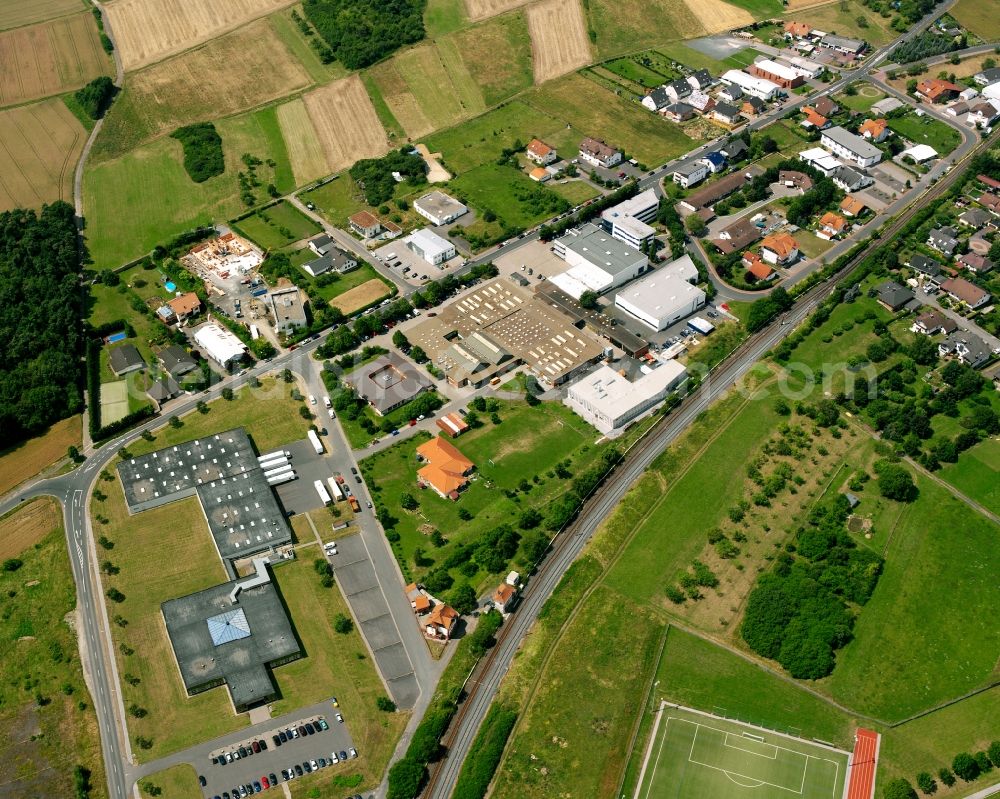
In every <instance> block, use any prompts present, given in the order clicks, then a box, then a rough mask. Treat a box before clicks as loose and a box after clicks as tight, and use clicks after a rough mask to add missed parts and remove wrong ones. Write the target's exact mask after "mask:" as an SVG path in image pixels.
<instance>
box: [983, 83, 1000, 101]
mask: <svg viewBox="0 0 1000 799" xmlns="http://www.w3.org/2000/svg"><path fill="white" fill-rule="evenodd" d="M980 94H982V95H983V97H992V98H994V99H997V98H1000V83H991V84H990V85H989V86H986V87H984V88H983V90H982V92H980Z"/></svg>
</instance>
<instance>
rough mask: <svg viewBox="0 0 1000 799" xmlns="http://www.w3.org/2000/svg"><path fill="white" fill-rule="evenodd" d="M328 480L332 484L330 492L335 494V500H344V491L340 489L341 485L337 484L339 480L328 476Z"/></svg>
mask: <svg viewBox="0 0 1000 799" xmlns="http://www.w3.org/2000/svg"><path fill="white" fill-rule="evenodd" d="M326 482H327V483H328V484H329V486H330V493H331V494H332V495H333V498H334V500H335V501H336V502H340V501H341V500H343V499H344V492H343V491H341V490H340V486H339V485H337V481H336V480H334V479H333V478H332V477H328V478H326Z"/></svg>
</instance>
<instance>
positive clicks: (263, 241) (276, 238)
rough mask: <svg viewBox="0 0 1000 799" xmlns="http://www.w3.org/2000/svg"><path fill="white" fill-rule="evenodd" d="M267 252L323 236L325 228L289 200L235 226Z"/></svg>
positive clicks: (262, 210) (261, 211)
mask: <svg viewBox="0 0 1000 799" xmlns="http://www.w3.org/2000/svg"><path fill="white" fill-rule="evenodd" d="M233 226H234V227H237V228H239V230H240V232H241V233H243V235H245V236H246V237H247V238H249V239H252V240H253V241H254V242H256V243H257V244H259V245H260V246H261V248H262V249H265V250H277V249H279V248H280V247H284V246H285V245H287V244H291V243H292V242H296V241H300V240H302V239H307V238H309V237H310V236H315V235H316V234H317V233H320V232H322V230H323V229H322V228H321V227H320V226H319V225H318V224H316V223H315V222H314V221H313V220H312V219H310V218H309V217H308V216H306V215H305V214H303V213H302V212H301V211H300V210H299V209H298V208H296V207H295V206H294V205H292V204H291V203H290V202H287V201H286V200H282V201H281V202H279V203H278V204H277V205H272V206H271V207H270V208H264V209H261V210H260V211H258V212H257V213H255V214H254V215H253V216H249V217H247V218H246V219H241V220H240V221H239V222H236V223H234V224H233Z"/></svg>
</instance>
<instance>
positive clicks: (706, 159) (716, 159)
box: [699, 152, 726, 175]
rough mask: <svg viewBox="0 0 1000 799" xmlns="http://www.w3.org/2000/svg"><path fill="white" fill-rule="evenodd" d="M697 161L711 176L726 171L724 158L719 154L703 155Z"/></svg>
mask: <svg viewBox="0 0 1000 799" xmlns="http://www.w3.org/2000/svg"><path fill="white" fill-rule="evenodd" d="M699 160H700V161H701V163H703V164H704V165H705V166H706V167H708V171H709V172H711V173H712V174H713V175H715V174H717V173H719V172H724V171H725V169H726V157H725V156H724V155H723V154H722V153H720V152H711V153H705V154H704V155H703V156H702V157H701V158H700V159H699Z"/></svg>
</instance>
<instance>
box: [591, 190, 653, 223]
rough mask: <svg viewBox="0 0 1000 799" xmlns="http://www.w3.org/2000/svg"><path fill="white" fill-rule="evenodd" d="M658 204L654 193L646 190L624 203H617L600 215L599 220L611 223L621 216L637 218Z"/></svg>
mask: <svg viewBox="0 0 1000 799" xmlns="http://www.w3.org/2000/svg"><path fill="white" fill-rule="evenodd" d="M659 204H660V200H659V198H658V197H657V196H656V192H655V191H653V190H652V189H646V190H645V191H641V192H639V193H638V194H637V195H635V197H630V198H629V199H627V200H625V202H621V203H618V205H615V206H613V207H611V208H608V209H607V210H606V211H605V212H604V213H602V214H601V219H604V220H605V221H607V222H611V221H613V220H615V219H618V218H619V217H623V216H638V215H639V214H641V213H643V212H644V211H648V210H649V209H650V208H655V207H656V206H658V205H659Z"/></svg>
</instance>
